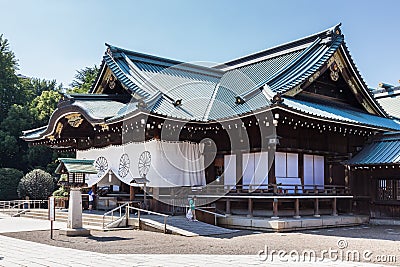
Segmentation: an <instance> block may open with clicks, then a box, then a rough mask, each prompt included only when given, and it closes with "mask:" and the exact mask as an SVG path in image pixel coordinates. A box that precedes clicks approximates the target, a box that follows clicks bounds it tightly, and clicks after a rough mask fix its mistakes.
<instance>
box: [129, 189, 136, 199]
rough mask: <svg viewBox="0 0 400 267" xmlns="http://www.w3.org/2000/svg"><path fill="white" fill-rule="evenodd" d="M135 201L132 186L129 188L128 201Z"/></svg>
mask: <svg viewBox="0 0 400 267" xmlns="http://www.w3.org/2000/svg"><path fill="white" fill-rule="evenodd" d="M134 199H135V188H134V187H133V186H131V185H130V186H129V200H130V201H133V200H134Z"/></svg>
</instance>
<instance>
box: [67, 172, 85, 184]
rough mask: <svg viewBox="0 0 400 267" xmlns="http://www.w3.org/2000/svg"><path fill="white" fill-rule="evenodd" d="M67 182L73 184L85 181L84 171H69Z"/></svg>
mask: <svg viewBox="0 0 400 267" xmlns="http://www.w3.org/2000/svg"><path fill="white" fill-rule="evenodd" d="M68 182H69V183H75V184H83V183H85V174H84V173H69V174H68Z"/></svg>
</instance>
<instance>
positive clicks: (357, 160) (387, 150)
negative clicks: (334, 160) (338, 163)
mask: <svg viewBox="0 0 400 267" xmlns="http://www.w3.org/2000/svg"><path fill="white" fill-rule="evenodd" d="M344 164H346V165H350V166H374V165H400V133H399V132H395V133H386V134H382V135H377V136H375V137H374V138H373V139H372V140H371V141H370V142H369V143H368V144H367V145H366V146H365V147H364V148H363V149H362V150H361V151H360V152H359V153H358V154H356V155H355V156H354V157H353V158H352V159H350V160H348V161H346V162H345V163H344Z"/></svg>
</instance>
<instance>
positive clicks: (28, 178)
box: [18, 169, 54, 199]
mask: <svg viewBox="0 0 400 267" xmlns="http://www.w3.org/2000/svg"><path fill="white" fill-rule="evenodd" d="M53 190H54V179H53V177H52V176H51V175H50V174H49V173H47V172H45V171H43V170H40V169H36V170H33V171H31V172H29V173H27V174H26V175H25V176H24V177H23V178H22V179H21V181H20V182H19V185H18V195H19V196H20V197H22V198H24V197H26V196H28V197H29V198H30V199H47V198H48V197H49V196H50V195H51V193H52V192H53Z"/></svg>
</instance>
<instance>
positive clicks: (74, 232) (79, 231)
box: [59, 228, 90, 236]
mask: <svg viewBox="0 0 400 267" xmlns="http://www.w3.org/2000/svg"><path fill="white" fill-rule="evenodd" d="M59 233H60V235H66V236H90V230H89V229H86V228H76V229H72V228H64V229H60V230H59Z"/></svg>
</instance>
